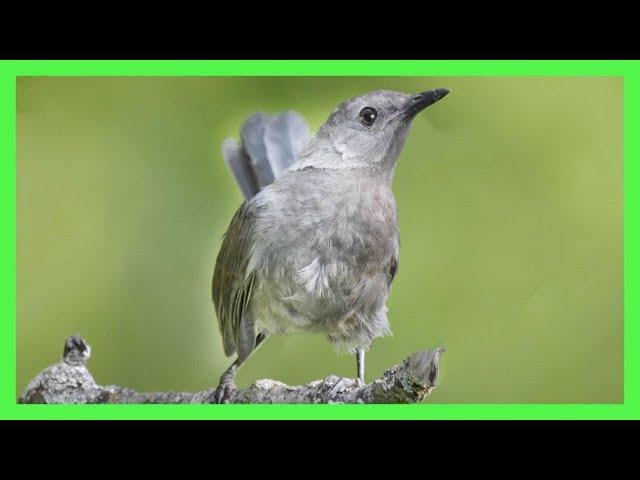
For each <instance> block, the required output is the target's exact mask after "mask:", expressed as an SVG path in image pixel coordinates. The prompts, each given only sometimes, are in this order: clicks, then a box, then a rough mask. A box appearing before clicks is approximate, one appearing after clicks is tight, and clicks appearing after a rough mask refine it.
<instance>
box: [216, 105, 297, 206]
mask: <svg viewBox="0 0 640 480" xmlns="http://www.w3.org/2000/svg"><path fill="white" fill-rule="evenodd" d="M240 137H241V138H242V143H241V144H239V143H238V142H236V141H235V140H233V139H232V138H228V139H227V140H225V142H224V143H223V145H222V154H223V156H224V159H225V161H226V162H227V164H228V165H229V168H230V169H231V172H232V173H233V176H234V177H235V179H236V182H237V183H238V185H239V186H240V189H241V190H242V194H243V195H244V197H245V198H246V199H247V200H249V199H250V198H251V197H253V196H254V195H255V194H256V193H258V192H259V191H260V190H261V189H262V188H263V187H266V186H267V185H269V184H270V183H272V182H273V180H274V179H275V178H277V177H278V176H279V175H280V174H281V173H282V172H284V171H285V170H286V169H287V168H289V166H291V165H292V164H293V163H294V162H295V161H296V160H297V159H298V154H299V152H300V149H301V148H302V147H303V146H304V144H305V143H306V142H307V140H308V139H309V137H310V133H309V126H308V125H307V122H305V120H304V118H302V116H301V115H299V114H298V113H296V112H292V111H289V112H285V113H282V114H280V115H273V116H268V115H264V114H262V113H256V114H255V115H252V116H251V117H249V118H248V119H247V120H246V121H245V122H244V124H243V125H242V129H241V130H240Z"/></svg>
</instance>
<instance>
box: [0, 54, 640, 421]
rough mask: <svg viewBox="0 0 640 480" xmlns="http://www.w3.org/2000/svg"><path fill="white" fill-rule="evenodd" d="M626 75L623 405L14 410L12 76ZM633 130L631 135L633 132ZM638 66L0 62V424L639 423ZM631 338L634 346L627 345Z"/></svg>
mask: <svg viewBox="0 0 640 480" xmlns="http://www.w3.org/2000/svg"><path fill="white" fill-rule="evenodd" d="M275 75H277V76H622V77H624V132H625V135H624V153H625V155H624V205H625V207H624V208H625V212H624V213H625V225H624V245H625V248H624V332H625V340H624V403H622V404H578V405H573V404H432V403H425V404H418V405H18V404H17V403H16V398H15V392H16V176H15V175H16V77H19V76H275ZM631 132H635V135H634V134H632V133H631ZM638 132H640V61H636V60H620V61H618V60H616V61H608V60H576V61H565V60H535V61H529V60H526V61H523V60H434V61H426V60H420V61H413V60H407V61H405V60H401V61H395V60H380V61H377V60H356V61H353V60H348V61H347V60H211V61H209V60H203V61H200V60H195V61H193V60H188V61H182V60H157V61H156V60H150V61H136V60H126V61H121V60H105V61H102V60H86V61H85V60H16V61H0V168H1V170H0V198H1V203H0V205H1V206H0V208H1V209H2V210H1V212H2V220H3V221H2V236H1V240H0V242H1V243H0V246H1V248H2V252H3V254H2V255H1V256H0V265H1V267H2V268H1V270H0V272H1V277H0V287H1V288H0V292H1V295H2V297H1V301H0V419H640V318H638V307H639V302H638V299H637V297H634V296H633V295H632V292H634V291H635V292H638V288H637V287H638V254H637V250H633V249H632V248H630V247H629V246H630V245H639V244H640V238H639V237H640V235H639V233H640V232H639V228H638V223H637V221H635V220H637V213H638V206H639V205H640V202H639V198H638V197H639V193H638V191H639V190H638V189H637V188H636V189H635V190H634V189H632V188H630V187H631V185H632V184H633V183H635V184H636V186H637V184H638V174H639V163H640V162H639V161H640V158H639V157H640V135H638ZM632 339H634V341H632Z"/></svg>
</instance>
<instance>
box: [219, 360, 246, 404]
mask: <svg viewBox="0 0 640 480" xmlns="http://www.w3.org/2000/svg"><path fill="white" fill-rule="evenodd" d="M240 365H242V362H241V361H240V360H236V361H235V362H233V363H232V364H231V365H230V366H229V368H227V369H226V370H225V371H224V373H223V374H222V376H221V377H220V382H218V388H216V393H215V395H214V397H213V398H214V402H215V403H229V398H230V397H231V394H232V393H233V391H234V390H235V389H236V381H235V380H236V373H238V369H239V368H240Z"/></svg>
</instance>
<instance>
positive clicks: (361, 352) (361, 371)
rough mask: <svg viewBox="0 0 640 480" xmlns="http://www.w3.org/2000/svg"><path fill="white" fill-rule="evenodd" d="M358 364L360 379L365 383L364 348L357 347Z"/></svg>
mask: <svg viewBox="0 0 640 480" xmlns="http://www.w3.org/2000/svg"><path fill="white" fill-rule="evenodd" d="M356 365H357V368H358V381H359V382H360V383H361V384H362V385H364V349H362V348H357V349H356Z"/></svg>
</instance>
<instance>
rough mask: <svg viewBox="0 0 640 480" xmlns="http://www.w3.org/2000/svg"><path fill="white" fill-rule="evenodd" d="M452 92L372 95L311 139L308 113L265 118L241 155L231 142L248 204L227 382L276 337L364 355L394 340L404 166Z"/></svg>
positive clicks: (234, 245) (218, 303) (222, 290)
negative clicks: (391, 309)
mask: <svg viewBox="0 0 640 480" xmlns="http://www.w3.org/2000/svg"><path fill="white" fill-rule="evenodd" d="M446 93H448V90H445V89H440V90H432V91H429V92H424V93H422V94H418V95H406V94H403V93H398V92H391V91H375V92H371V93H369V94H366V95H362V96H359V97H356V98H353V99H351V100H349V101H347V102H345V103H343V104H341V105H340V106H339V107H338V108H337V109H336V110H335V111H334V112H333V113H332V115H331V116H330V117H329V119H328V120H327V122H326V123H325V124H324V125H322V127H320V129H319V130H318V132H317V133H316V134H315V135H314V136H313V137H310V138H309V137H308V129H307V127H306V123H305V122H304V120H303V119H302V118H301V117H300V116H299V115H297V114H294V113H292V112H288V113H287V114H284V115H282V116H277V117H267V116H265V115H261V114H258V115H254V116H253V117H251V118H250V119H249V120H248V121H247V122H245V124H244V126H243V128H242V133H241V136H242V146H239V145H237V144H236V145H235V146H233V145H232V144H230V143H225V146H224V154H225V158H226V159H227V162H228V163H229V165H230V167H231V170H232V172H233V174H234V176H235V178H236V180H237V181H238V184H239V185H240V188H241V189H242V191H243V193H244V194H245V198H246V200H245V202H244V203H243V204H242V205H241V206H240V208H239V209H238V211H237V212H236V214H235V215H234V217H233V219H232V221H231V224H230V226H229V229H228V230H227V233H226V234H225V237H224V240H223V244H222V248H221V250H220V253H219V255H218V258H217V261H216V266H215V271H214V277H213V301H214V304H215V309H216V314H217V317H218V322H219V327H220V332H221V334H222V337H223V341H224V350H225V354H227V355H232V354H233V353H234V352H237V354H238V359H237V360H236V362H234V366H235V367H233V366H232V367H233V368H230V370H229V371H228V372H227V373H226V374H225V375H227V377H225V376H223V379H222V380H221V384H222V383H223V382H224V381H227V380H229V378H230V381H232V380H233V375H235V370H237V368H238V367H239V365H240V364H241V363H242V362H243V361H244V360H246V358H248V356H249V355H250V354H251V352H252V351H253V350H254V348H255V347H256V340H257V339H258V342H259V341H261V340H262V339H264V338H266V337H267V336H268V335H270V334H274V333H288V332H290V331H310V332H319V333H323V334H325V335H326V336H327V338H328V339H329V341H330V342H331V343H333V344H334V345H335V346H336V347H337V348H338V349H339V350H343V351H347V352H362V351H364V350H366V349H367V348H368V347H369V345H370V344H371V342H372V340H373V339H375V338H377V337H381V336H384V335H386V334H389V333H390V329H389V322H388V320H387V308H386V306H385V304H386V300H387V296H388V294H389V290H390V287H391V283H392V281H393V278H394V276H395V274H396V271H397V268H398V255H399V234H398V228H397V218H396V205H395V201H394V197H393V193H392V191H391V183H392V179H393V173H394V170H395V164H396V159H397V157H398V155H399V153H400V150H401V149H402V146H403V144H404V141H405V138H406V136H407V133H408V131H409V127H410V125H411V121H412V119H413V118H414V116H415V115H416V114H417V113H418V112H419V111H421V110H422V109H423V108H425V107H426V106H428V105H431V104H432V103H435V102H436V101H437V100H439V99H440V98H442V97H443V96H444V95H446ZM227 142H228V141H227ZM246 157H248V159H247V158H246ZM269 179H272V180H271V181H269ZM251 192H254V195H251V194H250V193H251ZM361 360H362V361H363V359H361V357H360V356H359V357H358V365H359V372H360V361H361ZM229 372H231V373H229ZM361 375H362V376H363V375H364V374H363V373H362V374H361Z"/></svg>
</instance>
